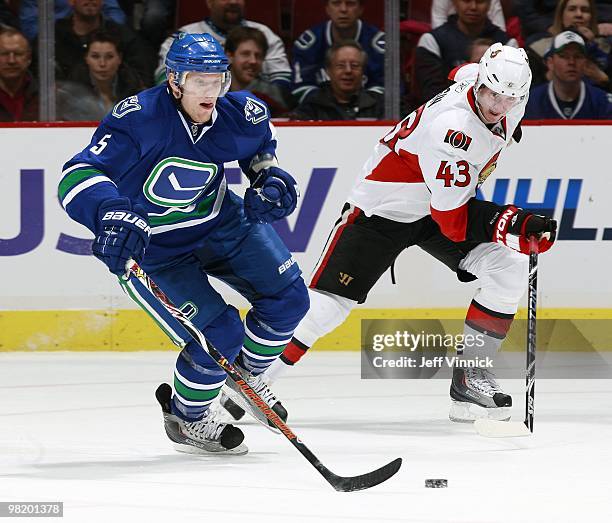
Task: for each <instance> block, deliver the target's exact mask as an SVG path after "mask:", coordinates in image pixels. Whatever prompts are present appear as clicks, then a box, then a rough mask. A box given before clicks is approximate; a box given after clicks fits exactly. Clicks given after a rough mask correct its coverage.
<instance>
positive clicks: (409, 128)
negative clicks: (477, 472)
mask: <svg viewBox="0 0 612 523" xmlns="http://www.w3.org/2000/svg"><path fill="white" fill-rule="evenodd" d="M451 79H452V80H455V82H456V83H455V84H453V85H452V86H451V87H449V88H448V89H446V90H445V91H443V92H441V93H440V94H438V95H437V96H435V97H434V98H432V99H431V100H430V101H428V102H427V103H426V104H424V105H423V106H421V107H419V108H418V109H417V110H415V111H414V112H413V113H411V114H410V115H408V116H407V117H406V118H405V119H404V120H402V121H401V122H400V123H398V124H397V125H396V126H395V127H394V128H393V129H392V130H391V132H389V133H388V134H387V135H386V136H384V137H383V138H382V139H381V140H380V142H379V143H378V144H377V145H376V146H375V148H374V153H373V154H372V155H371V157H370V158H369V160H368V161H367V162H366V164H365V166H364V168H363V172H362V175H361V177H360V178H359V179H358V181H357V182H356V184H355V185H354V187H353V189H352V191H351V193H350V195H349V197H348V199H347V202H346V204H345V206H344V208H343V210H342V215H341V217H340V219H339V220H338V221H337V222H336V224H335V226H334V228H333V230H332V232H331V234H330V236H329V239H328V241H327V244H326V246H325V248H324V251H323V254H322V256H321V258H320V260H319V262H318V265H317V267H316V268H315V270H314V273H313V276H312V280H311V283H310V286H309V287H310V288H309V294H310V301H311V307H310V311H309V312H308V313H307V315H306V316H305V317H304V319H303V320H302V321H301V323H300V324H299V326H298V328H297V329H296V331H295V333H294V337H293V339H292V341H291V342H290V343H289V344H288V345H287V347H286V348H285V350H284V352H283V354H282V355H281V357H280V358H279V360H277V362H276V363H275V364H274V365H273V366H272V367H271V368H270V369H269V370H268V373H267V374H268V376H269V378H270V379H274V378H275V377H276V376H278V375H279V374H280V372H282V371H283V370H284V369H287V368H288V366H290V365H293V364H295V363H296V362H297V361H298V360H299V359H300V358H301V357H302V356H303V355H304V354H305V353H306V351H307V350H308V348H309V347H311V346H312V345H313V344H314V343H315V342H316V341H317V340H318V339H319V338H320V337H321V336H324V335H325V334H327V333H328V332H330V331H332V330H333V329H335V328H336V327H337V326H339V325H340V324H341V323H343V322H344V320H345V319H346V317H347V316H348V314H349V312H350V311H351V309H352V308H353V307H354V306H355V305H357V304H358V303H363V302H365V300H366V297H367V294H368V292H369V291H370V289H371V288H372V287H373V285H374V284H375V283H376V281H377V280H378V279H379V278H380V276H381V275H382V274H383V273H384V272H385V271H386V270H387V269H388V268H389V267H390V266H391V265H392V263H393V262H394V260H395V258H396V257H397V256H398V255H399V254H400V253H401V252H402V251H403V250H404V249H406V248H407V247H410V246H413V245H418V246H419V247H420V248H421V249H423V250H425V251H426V252H428V253H429V254H431V255H432V256H434V257H435V258H437V259H438V260H440V261H441V262H443V263H444V264H446V265H447V266H448V267H449V268H450V269H452V270H453V271H455V273H456V274H457V277H458V279H459V280H460V281H462V282H466V281H473V280H476V279H478V282H479V287H478V289H477V291H476V293H475V295H474V297H473V300H472V302H471V303H470V305H469V308H468V311H467V314H466V319H465V326H464V334H472V335H481V336H483V337H484V338H483V339H484V346H482V347H476V346H474V347H469V346H466V347H465V348H464V354H463V355H464V357H466V358H474V359H475V358H483V357H485V356H494V354H495V352H496V351H497V349H498V348H499V347H500V345H501V343H502V341H503V340H504V338H505V336H506V333H507V331H508V329H509V328H510V324H511V322H512V319H513V317H514V315H515V313H516V311H517V308H518V303H519V300H520V299H521V297H522V295H523V293H524V289H525V287H526V282H527V267H528V256H527V255H526V254H527V253H528V238H529V236H531V235H536V236H537V237H538V238H539V252H545V251H547V250H548V249H549V248H550V247H551V246H552V244H553V242H554V240H555V235H556V227H557V224H556V222H555V221H554V220H552V219H550V218H547V217H544V216H538V215H534V214H532V213H530V212H527V211H525V210H523V209H519V208H516V207H515V206H513V205H503V206H500V205H497V204H495V203H493V202H487V201H482V200H477V199H476V198H475V196H476V189H477V188H478V187H479V185H480V184H482V183H483V182H484V181H485V180H486V178H487V177H488V176H489V175H490V174H491V173H492V172H493V170H494V169H495V167H496V165H497V162H498V160H499V156H500V153H502V151H503V150H504V149H505V148H506V147H507V146H508V145H510V143H511V142H512V141H513V137H514V140H515V141H519V140H520V136H521V130H520V121H521V118H522V117H523V114H524V111H525V105H526V103H527V98H528V95H529V87H530V84H531V72H530V70H529V64H528V60H527V57H526V54H525V52H524V50H522V49H516V48H512V47H508V46H503V45H502V44H500V43H496V44H494V45H492V46H491V47H490V48H489V49H488V50H487V51H486V53H485V55H484V56H483V58H482V59H481V61H480V63H479V64H466V65H464V66H462V67H460V68H457V69H455V70H454V71H452V72H451ZM342 275H344V277H342ZM347 275H348V277H347ZM466 339H467V336H466ZM474 345H476V344H474ZM450 395H451V399H452V401H451V412H450V417H451V419H453V420H455V421H471V420H473V419H475V417H481V416H482V417H485V416H486V417H489V418H493V419H508V417H509V410H508V407H510V406H511V404H512V398H511V397H510V396H509V395H508V394H505V393H504V392H503V391H502V389H501V388H500V386H499V385H498V383H497V382H496V380H495V376H494V375H493V373H492V372H490V371H489V370H486V369H480V368H469V369H461V368H455V369H454V371H453V379H452V384H451V390H450ZM474 405H476V406H478V407H476V408H474Z"/></svg>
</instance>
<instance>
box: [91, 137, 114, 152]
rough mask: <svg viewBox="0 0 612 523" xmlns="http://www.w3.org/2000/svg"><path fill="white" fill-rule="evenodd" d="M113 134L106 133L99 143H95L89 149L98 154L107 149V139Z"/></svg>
mask: <svg viewBox="0 0 612 523" xmlns="http://www.w3.org/2000/svg"><path fill="white" fill-rule="evenodd" d="M111 136H112V134H105V135H104V136H103V137H102V138H100V141H99V142H98V144H97V145H94V146H93V147H90V148H89V150H90V151H91V152H92V153H94V154H96V155H98V154H100V153H101V152H102V151H103V150H104V149H106V146H107V145H108V142H107V140H108V139H109V138H110V137H111Z"/></svg>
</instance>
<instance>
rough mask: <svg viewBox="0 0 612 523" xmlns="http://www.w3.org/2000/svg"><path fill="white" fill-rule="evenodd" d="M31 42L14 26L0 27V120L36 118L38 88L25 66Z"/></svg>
mask: <svg viewBox="0 0 612 523" xmlns="http://www.w3.org/2000/svg"><path fill="white" fill-rule="evenodd" d="M31 61H32V53H31V50H30V44H29V42H28V40H27V39H26V37H25V36H24V35H23V34H22V33H21V32H20V31H18V30H17V29H15V28H13V27H4V28H1V29H0V121H2V122H13V121H20V120H25V121H31V120H38V89H37V84H36V82H35V81H34V80H33V78H32V75H31V74H30V72H29V70H28V67H29V66H30V63H31Z"/></svg>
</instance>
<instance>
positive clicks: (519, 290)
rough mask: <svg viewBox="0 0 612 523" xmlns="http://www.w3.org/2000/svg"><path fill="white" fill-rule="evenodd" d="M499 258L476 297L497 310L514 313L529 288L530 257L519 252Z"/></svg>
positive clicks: (483, 281) (484, 279) (480, 301)
mask: <svg viewBox="0 0 612 523" xmlns="http://www.w3.org/2000/svg"><path fill="white" fill-rule="evenodd" d="M510 254H511V255H509V256H506V257H504V258H503V259H497V260H496V263H495V265H494V266H493V267H491V268H490V270H488V271H486V276H485V277H483V278H482V283H483V285H482V287H481V288H480V289H479V292H478V293H477V295H476V297H475V299H476V301H478V302H479V303H480V304H482V305H484V306H485V307H488V308H489V309H492V310H495V311H497V312H502V313H507V314H514V313H515V312H516V311H517V309H518V304H519V302H520V300H521V298H522V297H523V294H525V290H526V289H527V278H528V275H529V258H528V257H527V256H525V255H520V254H518V253H510Z"/></svg>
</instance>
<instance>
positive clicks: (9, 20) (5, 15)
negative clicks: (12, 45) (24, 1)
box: [0, 0, 19, 28]
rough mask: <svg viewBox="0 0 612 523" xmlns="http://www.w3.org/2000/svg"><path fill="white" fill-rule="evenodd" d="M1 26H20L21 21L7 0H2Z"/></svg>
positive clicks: (0, 4)
mask: <svg viewBox="0 0 612 523" xmlns="http://www.w3.org/2000/svg"><path fill="white" fill-rule="evenodd" d="M0 26H7V27H15V28H19V21H18V20H17V17H16V16H15V15H14V14H13V12H12V11H11V9H10V8H9V6H8V4H7V3H6V0H0Z"/></svg>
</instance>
